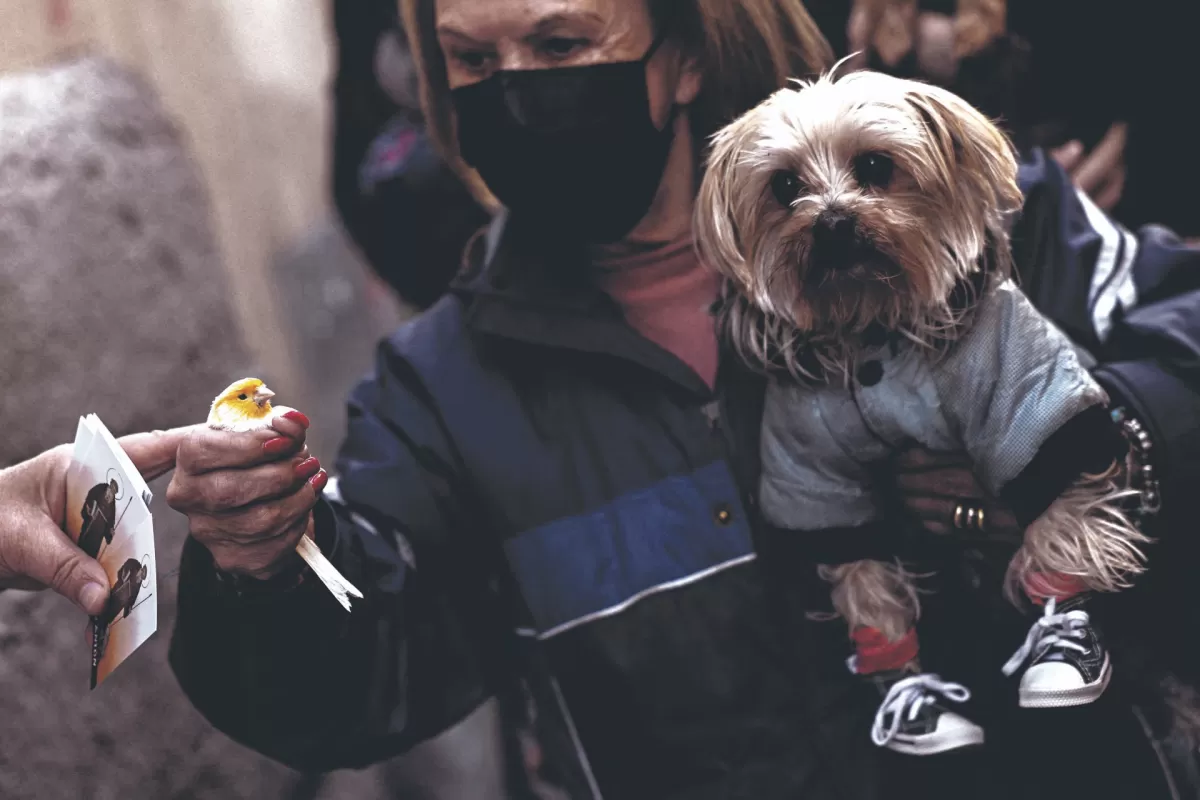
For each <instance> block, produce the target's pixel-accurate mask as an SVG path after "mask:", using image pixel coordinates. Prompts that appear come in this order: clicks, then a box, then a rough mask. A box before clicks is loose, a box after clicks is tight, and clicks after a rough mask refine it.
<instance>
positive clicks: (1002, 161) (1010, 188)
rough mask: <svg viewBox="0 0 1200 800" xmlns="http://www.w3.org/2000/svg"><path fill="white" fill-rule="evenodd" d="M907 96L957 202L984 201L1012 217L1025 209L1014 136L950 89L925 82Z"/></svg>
mask: <svg viewBox="0 0 1200 800" xmlns="http://www.w3.org/2000/svg"><path fill="white" fill-rule="evenodd" d="M906 99H907V101H908V103H909V104H910V105H911V106H912V107H913V109H915V111H916V113H917V114H918V115H919V116H920V118H921V119H922V121H923V122H924V124H925V127H926V129H927V130H928V131H929V139H930V142H931V143H932V145H933V151H934V152H932V153H931V154H930V156H931V157H932V159H933V160H934V162H935V163H934V164H931V165H930V166H933V167H935V168H936V170H937V172H938V173H939V175H940V177H941V178H942V179H943V180H945V181H946V182H947V184H948V187H949V188H950V189H951V191H952V192H953V194H954V197H953V198H952V199H953V200H954V201H955V202H956V203H966V204H968V205H971V204H981V210H985V211H987V210H990V211H992V212H994V213H998V214H999V215H1001V216H1008V215H1009V214H1011V213H1012V212H1015V211H1017V210H1019V209H1020V208H1021V204H1022V196H1021V190H1020V187H1019V186H1018V185H1017V159H1016V154H1015V151H1014V149H1013V145H1012V142H1011V141H1010V140H1009V138H1008V137H1007V136H1006V135H1005V134H1004V133H1003V132H1002V131H1001V130H1000V129H999V128H998V127H997V126H996V125H994V124H993V123H992V122H991V121H990V120H989V119H988V118H987V117H985V116H984V115H983V114H981V113H980V112H979V111H977V110H976V109H975V108H974V107H972V106H971V105H970V104H969V103H967V102H966V101H965V100H963V99H962V98H961V97H958V96H957V95H955V94H952V93H951V92H948V91H945V90H944V89H940V88H938V87H935V86H927V85H924V84H921V85H920V88H917V89H912V90H910V91H908V92H907V94H906Z"/></svg>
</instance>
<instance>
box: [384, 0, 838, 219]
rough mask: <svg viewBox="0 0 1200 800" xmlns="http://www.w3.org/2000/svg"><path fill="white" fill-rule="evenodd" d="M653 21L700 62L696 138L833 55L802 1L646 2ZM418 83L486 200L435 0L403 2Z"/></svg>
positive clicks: (432, 120) (489, 200)
mask: <svg viewBox="0 0 1200 800" xmlns="http://www.w3.org/2000/svg"><path fill="white" fill-rule="evenodd" d="M646 2H647V3H649V6H650V12H651V15H652V17H653V19H654V22H655V24H656V25H657V26H659V27H660V28H661V27H662V26H664V25H666V26H669V32H670V34H671V36H672V37H673V38H674V39H676V40H677V41H679V42H680V43H681V44H682V45H683V46H684V47H685V48H686V49H687V50H688V51H689V52H690V53H692V54H693V55H694V56H695V57H697V58H698V59H699V61H700V64H701V67H702V69H703V72H704V82H703V85H702V87H701V90H700V94H699V96H698V97H697V98H696V101H695V103H694V104H693V106H692V108H691V114H690V116H691V120H692V130H693V134H694V135H695V137H696V141H697V142H704V141H707V139H708V137H709V136H711V135H712V134H713V133H715V132H716V131H717V130H718V129H719V128H721V127H722V126H723V125H725V124H726V123H727V122H730V121H731V120H733V119H734V118H736V117H738V116H740V115H741V114H743V113H745V112H746V111H749V110H750V109H751V108H753V107H754V106H756V105H758V104H759V103H760V102H762V101H763V100H765V99H766V98H767V97H769V96H770V95H771V93H773V92H774V91H775V90H777V89H780V88H782V87H784V86H786V85H787V81H788V79H789V78H797V77H800V78H803V77H810V76H813V75H815V74H817V73H820V72H822V71H823V70H825V69H826V68H828V66H829V65H830V64H831V63H832V61H833V53H832V51H831V50H830V48H829V44H828V43H827V42H826V41H825V37H824V36H822V34H821V31H820V30H819V29H818V28H817V25H816V23H815V22H813V19H812V17H811V16H809V14H808V11H806V10H805V8H804V4H803V3H802V2H801V0H646ZM400 6H401V12H402V14H403V20H404V28H405V30H406V31H407V33H408V38H409V42H410V43H411V47H412V53H413V59H414V60H415V62H416V64H417V72H418V76H419V81H420V90H421V105H422V106H423V108H424V111H425V119H426V124H427V125H428V129H429V135H430V137H431V138H432V139H433V141H434V143H435V144H436V145H437V147H438V149H439V150H440V151H441V153H442V156H443V157H444V158H445V159H446V161H447V163H449V164H450V166H451V167H452V168H453V169H454V170H455V171H456V172H457V173H458V174H459V176H460V177H461V178H462V179H463V180H464V181H465V182H466V184H467V186H468V187H469V188H470V189H471V191H472V193H473V194H475V196H476V197H477V198H478V199H479V200H480V202H482V203H483V204H484V205H485V206H487V207H488V208H491V209H495V208H496V207H497V205H498V204H497V202H496V200H495V198H494V197H492V194H491V192H489V191H488V189H487V186H486V185H485V184H484V182H483V180H482V179H481V178H480V177H479V175H478V173H476V172H475V171H474V170H473V169H471V168H470V167H468V166H467V165H466V163H465V162H463V160H462V156H461V155H460V154H459V149H458V141H457V136H456V133H455V123H454V106H453V103H452V102H451V99H450V84H449V80H448V78H447V74H446V62H445V60H444V58H443V57H442V49H441V46H440V45H439V44H438V39H437V19H436V6H437V0H400Z"/></svg>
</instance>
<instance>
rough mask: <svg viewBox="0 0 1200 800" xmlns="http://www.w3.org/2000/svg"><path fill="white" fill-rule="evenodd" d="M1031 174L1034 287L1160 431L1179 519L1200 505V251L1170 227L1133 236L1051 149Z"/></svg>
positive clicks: (1028, 246) (1106, 381) (1023, 274)
mask: <svg viewBox="0 0 1200 800" xmlns="http://www.w3.org/2000/svg"><path fill="white" fill-rule="evenodd" d="M1020 179H1021V184H1022V189H1023V191H1024V192H1025V207H1024V211H1023V213H1022V216H1021V218H1020V220H1019V221H1018V222H1017V224H1016V226H1015V227H1014V231H1013V255H1014V259H1015V262H1016V267H1017V272H1018V274H1019V277H1020V280H1021V285H1022V288H1023V289H1024V290H1025V293H1026V294H1027V295H1028V296H1029V298H1030V299H1031V300H1032V301H1033V303H1034V305H1035V306H1037V308H1038V309H1039V310H1040V311H1041V312H1042V313H1043V314H1046V315H1047V316H1048V317H1049V318H1050V319H1052V320H1053V321H1054V322H1055V323H1056V324H1057V325H1058V326H1059V327H1060V328H1062V329H1063V330H1064V331H1065V332H1066V333H1067V335H1068V336H1069V337H1071V339H1073V340H1074V341H1075V343H1076V344H1078V345H1080V346H1081V347H1083V348H1084V349H1086V350H1087V351H1088V352H1089V353H1090V354H1091V355H1093V356H1094V357H1095V360H1096V362H1097V363H1096V365H1095V366H1094V367H1093V369H1092V374H1093V376H1094V377H1095V378H1096V380H1097V381H1098V382H1099V383H1100V384H1101V385H1102V386H1103V387H1104V388H1105V390H1106V391H1108V393H1109V395H1110V397H1111V398H1112V402H1113V403H1114V404H1115V405H1123V406H1125V407H1127V408H1128V409H1129V410H1130V411H1131V412H1132V413H1134V414H1135V415H1136V416H1138V417H1139V418H1140V419H1141V420H1142V422H1143V423H1144V424H1145V425H1146V426H1147V427H1148V428H1149V431H1150V433H1151V435H1152V437H1153V439H1154V443H1155V449H1156V454H1155V467H1156V469H1157V470H1158V472H1159V474H1160V477H1161V480H1162V489H1163V502H1164V511H1170V512H1171V513H1172V515H1173V516H1174V515H1175V514H1177V513H1180V512H1182V511H1183V510H1184V509H1185V508H1188V507H1191V506H1194V505H1196V504H1197V500H1196V499H1195V498H1194V494H1195V492H1194V490H1189V489H1188V487H1189V486H1190V487H1194V486H1196V485H1198V484H1200V250H1196V249H1193V248H1189V247H1187V246H1186V245H1185V244H1184V243H1183V242H1182V241H1181V240H1180V239H1179V238H1178V237H1176V236H1175V235H1174V234H1173V233H1171V232H1170V231H1169V230H1167V229H1165V228H1163V227H1161V226H1157V225H1146V226H1143V227H1141V228H1139V229H1138V230H1136V231H1131V230H1127V229H1126V228H1124V227H1123V226H1122V225H1120V224H1119V223H1117V222H1116V221H1114V220H1112V219H1111V218H1109V217H1108V216H1107V215H1106V214H1104V213H1103V212H1102V211H1100V210H1099V209H1098V208H1097V207H1096V206H1095V205H1094V204H1093V203H1092V202H1091V201H1090V200H1089V199H1088V198H1087V197H1086V196H1085V195H1084V194H1083V193H1081V192H1079V191H1078V190H1077V189H1076V188H1075V187H1074V186H1072V185H1071V182H1070V180H1069V179H1068V178H1067V176H1066V175H1065V173H1064V172H1063V171H1062V169H1061V168H1060V167H1059V166H1058V165H1057V164H1056V163H1055V162H1054V161H1053V160H1052V159H1050V158H1048V157H1046V155H1045V154H1044V153H1042V152H1041V151H1038V150H1035V151H1033V153H1032V154H1031V156H1030V157H1029V159H1028V160H1027V161H1026V162H1025V163H1024V164H1023V165H1022V167H1021V175H1020ZM1170 506H1175V508H1174V509H1171V508H1170Z"/></svg>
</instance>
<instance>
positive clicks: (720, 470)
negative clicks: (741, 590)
mask: <svg viewBox="0 0 1200 800" xmlns="http://www.w3.org/2000/svg"><path fill="white" fill-rule="evenodd" d="M505 551H506V553H507V556H508V560H509V563H510V564H511V566H512V569H513V572H514V574H515V575H516V578H517V581H518V583H519V584H520V586H521V590H522V593H523V595H524V597H525V601H526V604H527V605H528V607H529V611H530V613H531V614H532V617H533V622H534V625H535V627H536V631H537V634H538V635H539V636H540V637H542V638H548V637H550V636H554V635H555V634H558V633H561V632H563V631H565V630H568V629H570V628H573V627H575V626H576V625H580V624H583V623H585V622H588V621H591V620H593V619H597V618H599V617H605V616H609V615H611V614H616V613H619V612H621V611H623V610H624V609H626V608H628V607H629V606H630V605H632V604H633V603H635V602H637V601H638V600H640V599H642V598H643V597H646V596H647V595H650V594H653V593H655V592H658V591H663V590H666V589H671V588H673V587H675V586H680V585H683V584H687V583H691V582H693V581H695V580H699V579H701V578H703V577H705V576H707V575H709V574H711V573H713V572H716V571H719V570H720V569H723V568H725V567H730V566H734V565H736V564H739V563H742V562H744V561H749V560H751V559H752V558H754V547H753V543H752V540H751V537H750V526H749V523H748V521H747V519H746V515H745V514H744V513H743V511H742V506H741V503H740V501H739V497H738V490H737V485H736V483H735V482H734V478H733V475H732V473H731V472H730V470H729V466H728V465H727V464H726V463H725V462H724V461H719V462H715V463H712V464H709V465H708V466H706V467H702V468H701V469H698V470H696V471H695V472H693V473H691V474H690V475H676V476H672V477H670V478H667V479H665V480H663V481H660V482H658V483H656V484H654V485H652V486H649V487H646V488H644V489H639V490H637V491H633V492H629V493H627V494H624V495H621V496H620V497H618V498H616V499H615V500H613V501H612V502H610V503H608V504H607V505H605V506H602V507H601V508H598V509H595V510H593V511H590V512H588V513H586V514H580V515H578V516H574V517H568V518H565V519H560V520H555V521H554V522H551V523H549V524H546V525H542V526H540V527H538V528H534V529H532V530H529V531H525V532H524V533H521V534H519V535H517V536H515V537H513V538H511V539H509V540H508V542H506V543H505Z"/></svg>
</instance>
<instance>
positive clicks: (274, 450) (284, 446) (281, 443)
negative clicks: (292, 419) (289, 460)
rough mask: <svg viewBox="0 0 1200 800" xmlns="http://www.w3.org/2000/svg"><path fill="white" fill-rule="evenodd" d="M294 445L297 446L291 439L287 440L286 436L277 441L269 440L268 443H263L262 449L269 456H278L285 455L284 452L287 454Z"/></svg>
mask: <svg viewBox="0 0 1200 800" xmlns="http://www.w3.org/2000/svg"><path fill="white" fill-rule="evenodd" d="M294 444H295V442H293V441H292V440H291V439H289V438H287V437H286V436H280V437H279V438H277V439H269V440H267V441H266V442H263V446H262V448H263V452H264V453H266V454H267V455H269V456H277V455H279V454H280V453H284V452H287V451H288V450H290V449H291V448H292V446H293V445H294Z"/></svg>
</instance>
